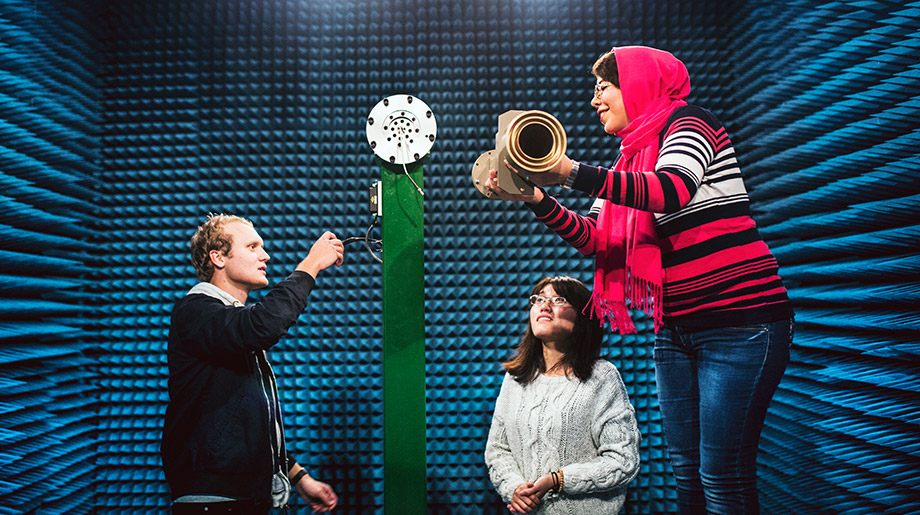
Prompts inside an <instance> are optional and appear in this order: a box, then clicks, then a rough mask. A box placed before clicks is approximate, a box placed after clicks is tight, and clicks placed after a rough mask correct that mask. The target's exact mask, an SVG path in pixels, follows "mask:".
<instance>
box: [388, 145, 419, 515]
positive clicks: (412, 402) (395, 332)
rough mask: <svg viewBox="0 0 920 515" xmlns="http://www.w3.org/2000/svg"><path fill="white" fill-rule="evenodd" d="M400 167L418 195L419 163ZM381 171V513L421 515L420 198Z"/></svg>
mask: <svg viewBox="0 0 920 515" xmlns="http://www.w3.org/2000/svg"><path fill="white" fill-rule="evenodd" d="M381 163H383V161H381ZM406 168H407V169H408V171H409V174H410V175H411V177H412V179H413V180H415V182H416V183H417V184H418V185H419V187H422V188H423V190H424V187H423V186H422V166H421V162H416V163H412V164H409V165H406ZM381 173H382V180H381V197H382V198H381V199H380V201H381V202H382V203H383V204H382V207H383V214H382V216H381V225H380V236H381V240H383V243H382V245H383V474H384V477H383V505H384V513H387V514H389V515H396V514H400V515H415V514H418V515H422V514H424V513H425V512H426V511H427V505H428V501H427V497H426V488H427V485H426V456H425V454H426V450H425V443H426V438H425V430H426V419H425V284H424V271H423V266H424V256H423V250H424V244H423V239H422V238H423V237H422V211H423V210H422V195H421V194H420V193H419V192H418V191H417V190H416V189H415V186H414V185H413V184H412V181H410V180H409V177H406V174H405V173H404V170H403V167H402V166H401V165H390V164H385V165H383V167H382V170H381Z"/></svg>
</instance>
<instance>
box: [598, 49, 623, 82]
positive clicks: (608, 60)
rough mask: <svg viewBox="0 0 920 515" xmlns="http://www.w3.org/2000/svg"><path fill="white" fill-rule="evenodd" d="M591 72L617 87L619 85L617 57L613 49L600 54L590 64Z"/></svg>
mask: <svg viewBox="0 0 920 515" xmlns="http://www.w3.org/2000/svg"><path fill="white" fill-rule="evenodd" d="M591 73H593V74H594V75H595V76H597V77H600V78H601V80H605V81H607V82H609V83H611V84H613V85H614V86H616V87H617V88H619V87H620V72H619V71H618V70H617V57H616V53H614V51H613V50H611V51H609V52H606V53H603V54H601V56H600V57H598V58H597V61H594V65H593V66H591Z"/></svg>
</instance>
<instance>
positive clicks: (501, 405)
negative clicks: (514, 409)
mask: <svg viewBox="0 0 920 515" xmlns="http://www.w3.org/2000/svg"><path fill="white" fill-rule="evenodd" d="M515 386H516V385H515V384H514V379H513V378H512V377H511V376H510V375H508V374H505V379H504V381H502V388H501V391H500V392H499V394H498V399H497V400H496V401H495V413H494V414H493V415H492V427H491V428H489V439H488V440H487V441H486V452H485V460H486V466H487V467H488V469H489V478H490V479H491V480H492V484H493V485H494V486H495V490H496V491H497V492H498V495H500V496H501V498H502V499H503V500H504V501H505V502H511V497H512V495H513V494H514V489H515V488H517V487H518V486H520V485H521V484H523V483H526V482H527V481H526V480H525V479H524V476H523V474H522V473H521V470H520V468H519V467H518V465H517V462H516V461H515V460H514V456H512V454H511V447H510V445H509V443H508V434H507V427H506V426H505V415H506V414H507V413H508V410H509V409H511V407H510V405H509V401H508V397H509V396H510V390H511V389H513V388H515Z"/></svg>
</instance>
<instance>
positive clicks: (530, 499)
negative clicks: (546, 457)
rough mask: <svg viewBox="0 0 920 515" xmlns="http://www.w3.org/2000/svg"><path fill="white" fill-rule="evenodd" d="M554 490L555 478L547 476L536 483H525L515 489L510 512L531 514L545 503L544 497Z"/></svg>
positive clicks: (509, 506) (509, 507)
mask: <svg viewBox="0 0 920 515" xmlns="http://www.w3.org/2000/svg"><path fill="white" fill-rule="evenodd" d="M552 488H553V478H552V477H551V476H550V475H549V474H547V475H545V476H543V477H541V478H540V479H538V480H537V481H536V482H532V483H523V484H521V485H519V486H518V487H517V488H515V489H514V495H512V497H511V504H509V505H508V511H510V512H511V513H530V512H531V511H533V510H535V509H536V508H537V506H538V505H539V504H540V503H541V502H542V501H543V496H544V495H546V492H549V491H550V490H552Z"/></svg>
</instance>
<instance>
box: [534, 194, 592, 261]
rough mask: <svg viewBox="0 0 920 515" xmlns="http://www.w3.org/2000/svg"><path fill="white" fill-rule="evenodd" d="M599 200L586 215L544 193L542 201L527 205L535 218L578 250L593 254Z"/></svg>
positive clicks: (587, 254) (585, 253) (588, 254)
mask: <svg viewBox="0 0 920 515" xmlns="http://www.w3.org/2000/svg"><path fill="white" fill-rule="evenodd" d="M598 200H601V199H598ZM601 202H602V200H601ZM601 202H595V204H594V206H592V207H591V211H590V212H589V213H588V216H583V215H580V214H578V213H576V212H574V211H572V210H571V209H569V208H567V207H565V206H563V205H562V204H560V203H559V202H558V201H557V200H556V199H555V198H553V197H551V196H549V195H547V194H545V193H544V195H543V200H542V201H540V202H538V203H537V204H527V206H528V207H529V208H530V210H531V211H533V214H534V216H536V217H537V220H539V221H541V222H543V224H544V225H546V227H548V228H549V229H550V230H551V231H553V232H555V233H556V234H557V235H559V237H560V238H562V239H563V240H564V241H565V242H566V243H568V244H569V245H571V246H572V247H574V248H575V249H576V250H578V252H581V253H582V254H584V255H586V256H590V255H593V254H594V248H595V246H594V241H595V227H596V225H597V215H598V213H600V206H601Z"/></svg>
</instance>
